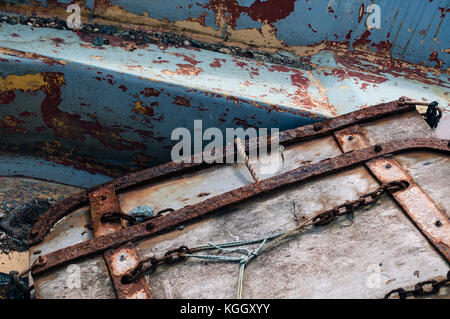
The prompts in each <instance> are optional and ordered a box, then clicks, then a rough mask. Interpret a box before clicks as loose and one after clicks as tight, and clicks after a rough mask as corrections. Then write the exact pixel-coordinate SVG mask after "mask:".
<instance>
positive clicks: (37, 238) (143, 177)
mask: <svg viewBox="0 0 450 319" xmlns="http://www.w3.org/2000/svg"><path fill="white" fill-rule="evenodd" d="M414 109H415V106H414V105H409V104H407V105H399V103H398V101H393V102H389V103H383V104H379V105H375V106H371V107H367V108H363V109H360V110H357V111H354V112H351V113H348V114H345V115H342V116H338V117H336V118H333V119H331V120H328V121H325V122H321V123H316V124H315V125H306V126H302V127H299V128H295V129H292V130H287V131H283V132H280V133H279V142H280V143H281V144H289V143H294V142H298V141H301V140H306V139H311V138H314V137H318V136H324V135H330V134H332V133H333V132H335V131H338V130H342V129H345V128H347V127H349V126H352V125H355V124H359V123H367V122H370V121H373V120H376V119H379V118H383V117H388V116H392V115H395V114H399V113H404V112H408V111H412V110H414ZM270 142H271V139H268V140H267V144H270ZM245 144H246V146H245V147H246V150H247V151H248V149H249V145H254V143H250V142H249V141H246V143H245ZM222 154H227V152H226V149H225V150H224V151H223V153H222ZM207 155H208V156H210V155H211V154H207ZM194 156H195V155H194ZM194 156H193V157H192V160H191V163H173V162H170V163H167V164H164V165H160V166H157V167H154V168H149V169H146V170H143V171H140V172H136V173H132V174H129V175H126V176H124V177H121V178H118V179H116V180H114V181H111V182H108V183H105V184H102V185H99V186H97V187H95V188H92V189H90V190H89V191H94V190H96V189H98V188H103V187H107V186H108V185H114V187H115V190H116V192H120V191H123V190H125V189H127V188H130V187H134V186H137V185H139V184H144V183H149V182H152V181H156V180H158V179H160V178H167V177H170V176H172V175H176V174H181V173H185V172H188V171H191V170H194V169H200V168H201V167H203V166H206V165H212V164H205V163H201V164H199V163H195V162H194V160H193V159H194ZM225 156H226V155H225ZM65 202H66V203H67V204H63V203H61V204H59V205H56V206H55V207H54V208H52V209H50V210H49V211H48V212H47V213H45V214H44V215H43V216H42V217H41V219H40V220H39V221H38V222H37V223H36V225H35V227H34V228H33V229H32V235H31V236H30V245H32V246H34V245H37V244H39V243H40V242H42V241H43V240H44V238H45V236H46V235H47V234H48V232H49V231H50V229H51V227H53V225H54V224H55V223H56V222H57V221H58V220H60V219H61V218H63V217H65V216H66V215H68V214H70V212H71V209H69V208H70V206H71V205H73V206H81V205H85V204H87V202H88V196H87V192H83V193H82V194H80V195H77V196H76V197H73V198H72V197H71V198H69V199H67V200H66V201H65Z"/></svg>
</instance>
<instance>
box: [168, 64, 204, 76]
mask: <svg viewBox="0 0 450 319" xmlns="http://www.w3.org/2000/svg"><path fill="white" fill-rule="evenodd" d="M177 66H178V69H177V70H175V71H170V70H163V71H162V73H164V74H167V75H185V76H198V75H199V74H200V73H202V72H203V69H201V68H198V67H195V66H193V65H192V64H177Z"/></svg>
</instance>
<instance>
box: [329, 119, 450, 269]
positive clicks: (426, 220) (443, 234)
mask: <svg viewBox="0 0 450 319" xmlns="http://www.w3.org/2000/svg"><path fill="white" fill-rule="evenodd" d="M335 137H336V140H337V141H338V143H339V146H340V147H341V149H342V150H343V152H345V153H346V152H352V151H355V150H359V149H361V148H365V147H368V146H369V145H370V142H369V140H368V139H367V134H366V133H365V130H364V129H363V128H361V127H360V126H358V125H356V126H353V127H350V128H348V129H346V130H343V131H339V132H336V133H335ZM366 166H367V168H368V169H369V171H370V172H371V173H372V174H373V175H374V176H375V177H376V178H377V179H378V181H379V182H380V183H383V184H384V183H389V182H393V181H396V180H402V181H407V182H408V183H409V185H410V186H409V187H408V188H407V189H406V190H403V191H399V192H396V193H393V194H392V197H393V198H394V199H395V200H396V202H397V203H398V204H399V205H400V206H401V207H402V208H403V210H404V211H405V212H406V213H407V214H408V216H409V217H410V218H411V220H412V221H413V222H414V224H415V225H416V226H417V227H418V228H419V229H420V231H421V232H422V233H423V234H424V235H425V237H426V238H427V239H428V241H429V242H430V243H431V244H432V245H433V246H434V247H435V248H436V249H437V250H438V251H439V252H440V253H441V254H442V255H443V256H444V257H445V259H446V260H447V262H449V263H450V221H449V219H448V217H447V215H446V214H445V213H444V212H441V211H440V210H439V208H438V207H437V206H436V204H435V203H434V202H433V200H432V199H431V198H430V197H429V196H428V195H427V194H426V193H425V192H424V191H423V189H422V188H421V187H420V186H419V185H417V183H416V182H415V181H414V180H413V178H412V177H411V176H410V175H409V174H408V173H407V172H406V171H405V170H404V169H403V168H402V166H401V164H400V163H399V162H398V161H397V160H395V159H393V158H376V159H373V160H371V161H369V162H367V163H366Z"/></svg>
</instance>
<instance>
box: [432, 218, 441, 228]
mask: <svg viewBox="0 0 450 319" xmlns="http://www.w3.org/2000/svg"><path fill="white" fill-rule="evenodd" d="M434 225H436V227H441V226H442V222H441V221H440V220H438V221H436V222H435V223H434Z"/></svg>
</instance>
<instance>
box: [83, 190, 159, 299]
mask: <svg viewBox="0 0 450 319" xmlns="http://www.w3.org/2000/svg"><path fill="white" fill-rule="evenodd" d="M89 202H90V204H91V221H92V227H93V229H94V236H95V237H101V236H105V235H107V234H112V233H114V232H118V231H120V230H121V229H122V228H123V225H122V223H121V221H120V220H119V221H111V222H103V221H102V217H103V216H104V215H105V214H109V213H117V212H119V211H120V204H119V198H118V197H117V194H116V191H115V189H114V187H113V186H112V185H110V186H107V187H103V188H100V189H97V190H95V191H92V192H90V193H89ZM103 257H104V258H105V261H106V265H107V266H108V270H109V274H110V276H111V279H112V282H113V286H114V290H115V292H116V296H117V298H119V299H151V298H152V295H151V292H150V287H149V286H148V283H147V280H145V278H139V279H138V280H136V281H135V282H132V283H129V284H123V283H122V277H123V276H124V275H125V274H127V273H128V272H130V271H131V270H133V269H134V268H135V267H136V266H137V265H138V264H139V262H140V260H139V257H138V254H137V252H136V249H135V248H134V245H133V243H131V242H130V243H126V244H125V245H123V246H121V247H119V248H118V249H110V250H107V251H106V252H105V253H104V254H103Z"/></svg>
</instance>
